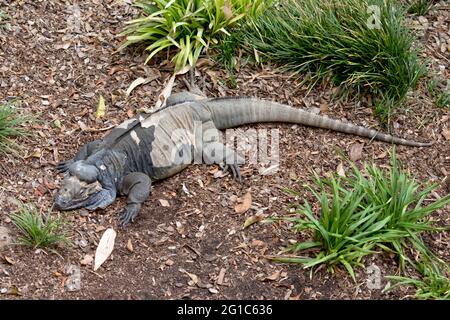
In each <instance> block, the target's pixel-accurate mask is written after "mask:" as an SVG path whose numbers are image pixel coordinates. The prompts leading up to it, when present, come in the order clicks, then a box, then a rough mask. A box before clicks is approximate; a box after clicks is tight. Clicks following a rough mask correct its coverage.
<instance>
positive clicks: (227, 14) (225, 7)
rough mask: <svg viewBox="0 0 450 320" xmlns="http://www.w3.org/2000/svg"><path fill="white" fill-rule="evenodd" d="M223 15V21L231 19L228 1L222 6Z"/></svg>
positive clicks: (231, 14)
mask: <svg viewBox="0 0 450 320" xmlns="http://www.w3.org/2000/svg"><path fill="white" fill-rule="evenodd" d="M223 15H224V16H225V19H227V20H230V19H231V18H233V11H232V10H231V4H230V1H229V0H225V2H224V4H223Z"/></svg>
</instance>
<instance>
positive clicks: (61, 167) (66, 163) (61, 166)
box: [56, 160, 74, 173]
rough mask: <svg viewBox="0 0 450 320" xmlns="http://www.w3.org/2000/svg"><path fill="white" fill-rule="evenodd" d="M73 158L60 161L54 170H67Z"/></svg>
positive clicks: (62, 171)
mask: <svg viewBox="0 0 450 320" xmlns="http://www.w3.org/2000/svg"><path fill="white" fill-rule="evenodd" d="M73 162H74V161H73V160H67V161H61V162H59V163H58V164H57V165H56V171H58V172H59V173H64V172H67V171H68V170H69V167H70V165H71V164H72V163H73Z"/></svg>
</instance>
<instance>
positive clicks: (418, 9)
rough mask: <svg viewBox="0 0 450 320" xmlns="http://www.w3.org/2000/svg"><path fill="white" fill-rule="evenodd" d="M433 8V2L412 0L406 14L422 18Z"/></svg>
mask: <svg viewBox="0 0 450 320" xmlns="http://www.w3.org/2000/svg"><path fill="white" fill-rule="evenodd" d="M432 7H433V0H413V1H412V3H410V5H409V7H408V13H414V14H416V15H418V16H424V15H426V14H427V13H428V11H430V9H431V8H432Z"/></svg>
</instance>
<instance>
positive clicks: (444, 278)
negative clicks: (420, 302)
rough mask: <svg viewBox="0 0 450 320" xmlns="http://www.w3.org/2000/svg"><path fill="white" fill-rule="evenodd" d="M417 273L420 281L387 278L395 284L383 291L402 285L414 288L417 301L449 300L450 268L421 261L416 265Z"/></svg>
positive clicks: (398, 277)
mask: <svg viewBox="0 0 450 320" xmlns="http://www.w3.org/2000/svg"><path fill="white" fill-rule="evenodd" d="M417 271H418V272H419V273H420V274H421V276H422V278H421V279H414V278H409V277H400V276H387V277H386V278H388V279H389V280H393V281H395V284H394V285H392V286H391V285H388V286H387V287H386V288H385V289H384V291H388V290H392V289H394V288H396V287H398V286H402V285H410V286H414V287H416V293H415V297H416V298H417V299H439V300H449V299H450V278H449V277H448V274H450V268H449V266H448V265H446V264H439V263H436V262H433V261H422V262H420V263H419V264H418V265H417Z"/></svg>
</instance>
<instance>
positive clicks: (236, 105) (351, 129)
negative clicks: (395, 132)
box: [206, 97, 432, 147]
mask: <svg viewBox="0 0 450 320" xmlns="http://www.w3.org/2000/svg"><path fill="white" fill-rule="evenodd" d="M206 105H207V106H208V108H209V109H210V111H211V114H212V120H213V122H214V124H215V125H216V127H217V128H218V129H228V128H233V127H237V126H240V125H244V124H250V123H259V122H286V123H297V124H303V125H306V126H311V127H318V128H323V129H330V130H334V131H339V132H345V133H350V134H354V135H357V136H361V137H367V138H370V139H375V140H380V141H385V142H389V143H395V144H402V145H406V146H413V147H428V146H430V145H432V143H422V142H415V141H411V140H406V139H402V138H398V137H394V136H391V135H389V134H385V133H381V132H378V131H376V130H373V129H367V128H364V127H361V126H356V125H353V124H350V123H345V122H342V121H339V120H333V119H330V118H328V117H324V116H321V115H317V114H313V113H310V112H307V111H305V110H301V109H297V108H292V107H290V106H287V105H283V104H279V103H276V102H271V101H266V100H260V99H256V98H241V97H238V98H229V97H227V98H216V99H210V100H208V101H207V102H206Z"/></svg>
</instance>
